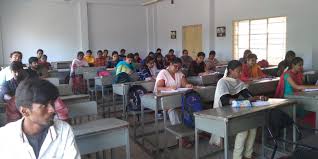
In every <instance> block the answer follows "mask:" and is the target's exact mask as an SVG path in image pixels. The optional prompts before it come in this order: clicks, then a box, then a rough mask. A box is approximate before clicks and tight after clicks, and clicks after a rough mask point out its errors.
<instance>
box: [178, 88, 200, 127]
mask: <svg viewBox="0 0 318 159" xmlns="http://www.w3.org/2000/svg"><path fill="white" fill-rule="evenodd" d="M198 111H202V103H201V98H200V94H199V93H198V92H196V91H194V90H189V91H187V92H186V93H185V94H184V96H183V97H182V112H183V122H184V124H185V125H186V126H188V127H191V128H194V116H193V113H194V112H198Z"/></svg>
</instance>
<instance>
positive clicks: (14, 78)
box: [0, 51, 68, 122]
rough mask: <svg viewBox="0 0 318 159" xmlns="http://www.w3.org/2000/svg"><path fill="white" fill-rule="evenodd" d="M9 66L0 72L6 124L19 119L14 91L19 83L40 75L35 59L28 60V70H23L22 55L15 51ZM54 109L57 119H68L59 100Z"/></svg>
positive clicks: (0, 89)
mask: <svg viewBox="0 0 318 159" xmlns="http://www.w3.org/2000/svg"><path fill="white" fill-rule="evenodd" d="M10 57H11V58H10V66H8V67H6V69H4V70H2V71H1V72H0V75H1V77H2V78H1V81H0V82H1V83H0V84H1V85H0V99H1V100H3V101H4V102H5V104H6V116H7V122H11V121H15V120H17V119H19V118H20V117H21V114H19V111H18V110H17V109H16V104H15V91H16V89H17V87H18V85H19V84H20V82H21V81H22V80H24V79H27V78H32V79H34V78H39V77H41V76H40V74H39V73H38V72H37V69H36V68H37V66H38V64H37V57H31V58H29V63H30V66H29V67H28V69H26V70H24V69H23V64H22V62H21V61H22V53H21V52H19V51H15V52H13V53H11V56H10ZM54 104H55V108H56V111H57V114H58V117H59V119H62V120H67V119H68V110H67V107H66V106H65V104H64V103H63V102H62V100H61V99H60V98H58V99H57V100H56V101H55V103H54Z"/></svg>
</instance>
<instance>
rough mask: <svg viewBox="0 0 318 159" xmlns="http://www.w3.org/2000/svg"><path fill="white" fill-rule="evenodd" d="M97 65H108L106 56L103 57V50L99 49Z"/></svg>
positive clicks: (96, 59)
mask: <svg viewBox="0 0 318 159" xmlns="http://www.w3.org/2000/svg"><path fill="white" fill-rule="evenodd" d="M94 66H95V67H100V66H106V58H105V57H103V52H102V50H98V51H97V57H96V58H95V64H94Z"/></svg>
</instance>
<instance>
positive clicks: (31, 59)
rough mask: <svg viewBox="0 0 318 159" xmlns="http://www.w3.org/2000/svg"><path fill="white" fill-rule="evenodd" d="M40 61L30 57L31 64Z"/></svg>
mask: <svg viewBox="0 0 318 159" xmlns="http://www.w3.org/2000/svg"><path fill="white" fill-rule="evenodd" d="M38 61H39V59H38V58H37V57H30V58H29V64H32V62H38Z"/></svg>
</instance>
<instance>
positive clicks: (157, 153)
mask: <svg viewBox="0 0 318 159" xmlns="http://www.w3.org/2000/svg"><path fill="white" fill-rule="evenodd" d="M158 103H159V100H158V99H157V102H156V107H155V127H156V128H155V129H156V141H155V142H156V157H158V156H159V148H160V146H159V128H158V127H159V124H158V105H159V104H158Z"/></svg>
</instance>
